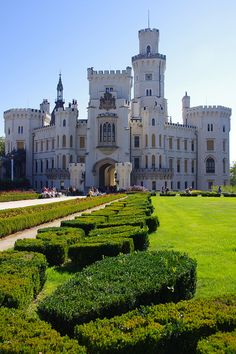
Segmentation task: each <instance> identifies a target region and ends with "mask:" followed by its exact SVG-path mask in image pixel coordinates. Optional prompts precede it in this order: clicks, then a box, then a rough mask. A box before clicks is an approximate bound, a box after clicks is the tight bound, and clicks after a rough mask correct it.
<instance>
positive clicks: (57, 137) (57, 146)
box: [57, 135, 59, 147]
mask: <svg viewBox="0 0 236 354" xmlns="http://www.w3.org/2000/svg"><path fill="white" fill-rule="evenodd" d="M57 147H59V135H57Z"/></svg>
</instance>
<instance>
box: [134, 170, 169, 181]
mask: <svg viewBox="0 0 236 354" xmlns="http://www.w3.org/2000/svg"><path fill="white" fill-rule="evenodd" d="M173 172H174V171H173V169H171V168H137V169H133V171H132V174H133V176H134V177H135V178H140V179H172V178H173Z"/></svg>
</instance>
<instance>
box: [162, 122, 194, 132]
mask: <svg viewBox="0 0 236 354" xmlns="http://www.w3.org/2000/svg"><path fill="white" fill-rule="evenodd" d="M165 127H170V128H175V129H184V130H186V129H187V130H196V129H197V127H195V126H194V125H188V124H180V123H171V122H166V123H165Z"/></svg>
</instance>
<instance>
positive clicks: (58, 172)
mask: <svg viewBox="0 0 236 354" xmlns="http://www.w3.org/2000/svg"><path fill="white" fill-rule="evenodd" d="M45 175H46V176H47V178H48V179H62V180H64V179H69V178H70V172H69V170H67V169H63V168H49V169H47V170H46V172H45Z"/></svg>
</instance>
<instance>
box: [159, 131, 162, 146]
mask: <svg viewBox="0 0 236 354" xmlns="http://www.w3.org/2000/svg"><path fill="white" fill-rule="evenodd" d="M161 140H162V139H161V134H160V135H159V147H161V145H162V141H161Z"/></svg>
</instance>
